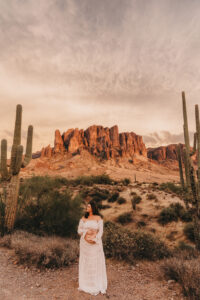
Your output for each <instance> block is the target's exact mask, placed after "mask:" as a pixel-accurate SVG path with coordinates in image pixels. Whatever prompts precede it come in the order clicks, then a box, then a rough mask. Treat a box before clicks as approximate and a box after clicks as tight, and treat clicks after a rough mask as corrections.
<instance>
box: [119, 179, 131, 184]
mask: <svg viewBox="0 0 200 300" xmlns="http://www.w3.org/2000/svg"><path fill="white" fill-rule="evenodd" d="M121 183H122V184H123V185H129V183H131V180H130V179H129V178H124V179H122V180H121Z"/></svg>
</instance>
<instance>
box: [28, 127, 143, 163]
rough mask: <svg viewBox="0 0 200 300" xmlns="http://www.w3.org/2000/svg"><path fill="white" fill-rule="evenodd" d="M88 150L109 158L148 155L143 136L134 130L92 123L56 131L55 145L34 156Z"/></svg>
mask: <svg viewBox="0 0 200 300" xmlns="http://www.w3.org/2000/svg"><path fill="white" fill-rule="evenodd" d="M83 149H84V150H87V151H88V152H90V153H91V154H92V155H95V156H96V157H100V158H102V159H105V160H108V159H110V158H114V159H116V158H119V157H130V158H132V157H133V155H134V154H138V155H142V156H144V157H147V149H146V147H145V144H144V142H143V139H142V136H140V135H137V134H135V133H134V132H122V133H119V131H118V126H117V125H115V126H113V127H111V128H108V127H103V126H101V125H99V126H97V125H92V126H90V127H88V128H87V129H86V130H83V129H80V130H79V129H78V128H75V129H73V128H71V129H68V130H67V131H66V132H64V133H63V134H62V135H61V133H60V131H59V130H58V129H57V130H56V131H55V139H54V147H51V146H50V145H48V146H47V147H44V148H42V150H41V151H39V152H37V153H34V155H33V158H38V157H41V158H42V157H49V158H50V157H52V156H55V155H56V154H61V155H63V154H64V153H72V154H77V153H80V152H81V151H82V150H83Z"/></svg>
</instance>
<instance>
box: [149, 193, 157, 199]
mask: <svg viewBox="0 0 200 300" xmlns="http://www.w3.org/2000/svg"><path fill="white" fill-rule="evenodd" d="M147 199H148V200H156V199H157V197H156V195H155V194H153V193H150V194H147Z"/></svg>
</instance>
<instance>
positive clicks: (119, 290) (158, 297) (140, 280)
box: [0, 248, 185, 300]
mask: <svg viewBox="0 0 200 300" xmlns="http://www.w3.org/2000/svg"><path fill="white" fill-rule="evenodd" d="M15 263H16V262H15V258H14V256H13V250H10V249H6V248H0V300H46V299H48V300H58V299H60V300H92V299H97V300H100V299H102V300H103V299H111V300H118V299H120V300H183V299H185V298H184V297H183V295H182V293H181V289H180V286H179V285H178V284H177V283H175V282H170V281H169V282H168V281H166V280H164V279H163V276H162V272H161V271H160V268H159V263H158V262H156V263H155V262H139V263H138V264H137V265H136V266H134V267H133V266H130V265H128V264H126V263H123V262H117V261H114V260H110V259H106V267H107V276H108V289H107V294H106V295H102V294H99V295H97V296H91V295H89V294H87V293H84V292H79V291H78V290H77V288H78V261H77V263H76V264H74V265H71V266H70V267H68V268H63V269H59V270H49V271H38V270H37V269H34V268H31V269H28V268H27V267H24V266H20V265H17V264H15Z"/></svg>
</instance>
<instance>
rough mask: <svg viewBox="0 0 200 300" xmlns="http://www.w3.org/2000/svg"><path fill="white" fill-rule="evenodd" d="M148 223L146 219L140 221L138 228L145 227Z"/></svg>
mask: <svg viewBox="0 0 200 300" xmlns="http://www.w3.org/2000/svg"><path fill="white" fill-rule="evenodd" d="M145 226H146V223H145V222H144V221H138V222H137V228H141V227H145Z"/></svg>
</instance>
